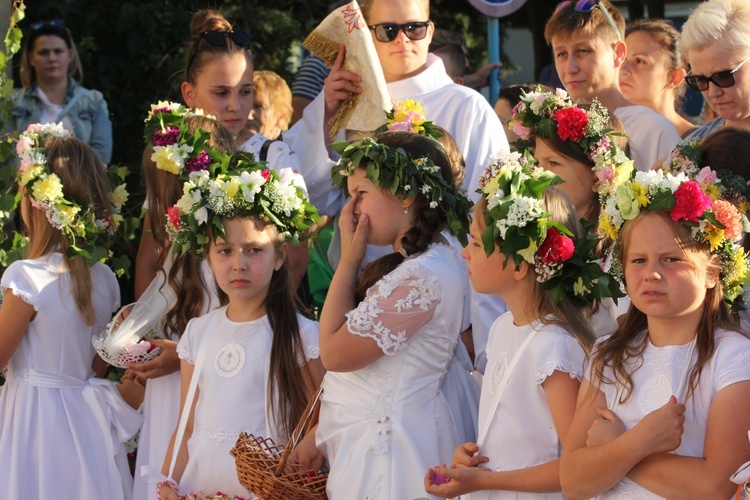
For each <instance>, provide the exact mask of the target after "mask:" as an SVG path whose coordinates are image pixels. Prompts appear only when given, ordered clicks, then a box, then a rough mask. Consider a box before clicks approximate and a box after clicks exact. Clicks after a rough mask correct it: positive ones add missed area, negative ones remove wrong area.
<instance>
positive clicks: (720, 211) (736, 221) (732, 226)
mask: <svg viewBox="0 0 750 500" xmlns="http://www.w3.org/2000/svg"><path fill="white" fill-rule="evenodd" d="M711 209H712V211H713V213H714V216H715V217H716V220H717V221H718V222H719V224H721V225H722V226H724V236H725V237H726V238H727V239H728V240H729V241H737V240H738V239H740V236H742V216H741V215H740V211H739V210H737V207H735V206H734V205H732V204H731V203H729V202H728V201H726V200H716V201H714V203H713V206H712V207H711Z"/></svg>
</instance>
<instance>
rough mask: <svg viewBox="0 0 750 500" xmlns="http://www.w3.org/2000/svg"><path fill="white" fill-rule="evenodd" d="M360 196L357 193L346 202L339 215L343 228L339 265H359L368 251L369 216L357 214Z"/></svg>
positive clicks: (340, 224)
mask: <svg viewBox="0 0 750 500" xmlns="http://www.w3.org/2000/svg"><path fill="white" fill-rule="evenodd" d="M357 202H358V196H357V195H356V194H355V195H354V196H352V198H351V199H350V200H349V201H348V202H346V205H344V209H343V210H342V211H341V215H340V217H339V229H341V262H340V264H339V265H341V264H344V265H352V266H356V267H359V266H361V265H362V262H363V261H364V259H365V252H366V251H367V233H368V228H369V222H370V220H369V217H368V215H367V214H355V208H356V206H357Z"/></svg>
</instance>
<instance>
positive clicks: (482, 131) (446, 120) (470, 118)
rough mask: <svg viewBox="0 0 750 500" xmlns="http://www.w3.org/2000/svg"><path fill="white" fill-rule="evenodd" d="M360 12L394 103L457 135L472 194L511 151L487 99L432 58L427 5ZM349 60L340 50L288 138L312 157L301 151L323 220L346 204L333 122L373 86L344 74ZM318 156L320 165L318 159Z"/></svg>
mask: <svg viewBox="0 0 750 500" xmlns="http://www.w3.org/2000/svg"><path fill="white" fill-rule="evenodd" d="M362 13H363V16H364V21H365V23H366V25H367V27H368V29H369V31H370V33H371V35H372V40H373V43H374V45H375V50H376V52H377V54H378V61H377V63H379V65H380V67H381V68H382V70H383V74H384V76H385V80H386V82H387V84H388V90H389V91H390V94H391V98H392V99H393V100H394V101H404V100H406V99H414V100H417V101H420V102H421V103H422V104H423V105H424V107H425V108H426V110H427V119H428V120H431V121H433V122H434V123H435V124H436V125H440V126H442V127H443V128H445V129H446V130H447V131H448V132H449V133H450V134H451V135H452V136H453V138H454V139H455V140H456V142H457V144H458V145H459V148H460V149H461V152H462V153H463V155H464V159H465V161H466V176H465V181H464V187H465V188H466V191H467V192H468V193H470V196H474V194H473V193H474V191H475V189H476V185H477V182H478V178H479V175H480V174H481V172H482V171H483V170H484V167H485V165H487V163H488V162H489V159H490V158H491V156H492V155H493V154H494V153H496V152H498V151H500V150H503V149H505V150H507V149H508V141H507V140H506V138H505V133H504V132H503V128H502V125H501V124H500V121H499V119H498V118H497V115H495V113H494V111H493V110H492V107H491V106H490V105H489V103H488V102H487V101H486V99H484V98H483V97H482V96H481V94H479V93H478V92H475V91H473V90H471V89H469V88H466V87H464V86H461V85H457V84H456V83H454V82H453V80H452V79H451V78H450V77H449V76H448V75H447V73H446V71H445V67H444V65H443V63H442V61H441V60H440V58H439V57H437V56H434V55H431V54H428V52H429V46H430V41H431V39H432V34H433V32H434V29H435V27H434V25H433V23H432V22H431V21H430V17H429V1H428V0H374V1H371V2H367V3H366V4H365V6H363V12H362ZM345 57H346V55H345V52H344V48H343V47H342V52H340V54H339V58H338V60H337V61H336V64H335V65H334V67H333V68H332V71H331V74H330V75H329V76H328V78H327V79H326V83H325V87H324V90H323V92H321V94H320V95H318V97H317V98H316V99H315V100H314V101H313V103H311V104H310V105H309V106H308V107H307V108H305V112H304V115H303V118H302V120H300V121H299V122H298V123H296V124H295V126H293V127H292V128H291V129H290V130H289V131H288V132H287V133H286V134H284V140H285V142H287V143H289V145H290V146H291V147H292V149H293V150H295V151H300V152H306V153H305V154H304V155H303V154H302V153H299V154H300V160H301V161H302V162H303V163H306V164H303V165H302V174H303V176H304V177H305V180H306V182H307V185H308V188H309V193H310V199H311V201H312V202H313V204H314V205H315V206H316V207H317V208H318V210H319V211H321V213H324V214H336V213H338V211H339V210H340V208H341V206H343V201H344V200H343V198H342V194H341V192H340V191H339V190H336V189H333V188H332V187H331V183H330V165H331V164H332V162H333V161H334V160H335V158H331V157H330V152H329V151H328V150H327V145H328V144H329V143H330V142H331V141H330V139H329V138H328V135H327V134H328V130H329V129H328V128H327V127H328V121H329V119H330V117H332V116H333V115H334V113H335V111H336V110H337V109H338V107H339V106H340V105H341V103H342V102H343V100H344V99H345V98H346V97H347V96H348V95H349V94H348V93H350V92H354V93H359V92H360V85H367V84H368V82H362V81H361V78H360V76H359V75H357V74H354V73H352V72H349V71H345V70H343V69H341V67H342V65H343V61H344V58H345ZM383 121H384V122H385V114H383ZM324 127H325V130H323V129H324ZM295 148H296V149H295ZM311 148H312V149H311ZM314 157H317V158H319V159H318V160H312V158H314Z"/></svg>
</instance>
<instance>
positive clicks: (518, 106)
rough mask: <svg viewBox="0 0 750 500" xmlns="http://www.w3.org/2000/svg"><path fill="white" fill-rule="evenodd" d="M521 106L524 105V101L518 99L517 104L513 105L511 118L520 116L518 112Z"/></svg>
mask: <svg viewBox="0 0 750 500" xmlns="http://www.w3.org/2000/svg"><path fill="white" fill-rule="evenodd" d="M521 106H523V101H518V102H517V103H516V105H515V106H513V111H512V112H511V114H510V118H511V119H514V118H518V112H519V110H520V109H521Z"/></svg>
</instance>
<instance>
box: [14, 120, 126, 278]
mask: <svg viewBox="0 0 750 500" xmlns="http://www.w3.org/2000/svg"><path fill="white" fill-rule="evenodd" d="M50 137H53V138H68V137H71V135H70V132H68V131H67V130H65V129H64V128H63V125H62V123H56V124H53V123H44V124H41V123H33V124H31V125H29V126H28V128H27V129H26V131H24V132H23V133H22V134H21V136H20V137H19V139H18V142H17V144H16V153H17V154H18V157H19V158H20V159H21V163H20V167H19V170H18V176H17V181H18V183H19V184H20V185H21V186H23V188H24V192H25V194H26V196H28V197H29V198H30V200H31V204H32V206H34V207H36V208H39V209H41V210H43V211H44V213H45V215H46V216H47V221H48V222H49V223H50V224H51V225H52V226H53V227H54V228H56V229H59V230H60V231H61V232H62V233H63V234H64V235H65V236H67V238H68V240H69V241H70V245H69V246H68V250H67V255H68V258H73V257H75V256H76V255H80V256H82V257H84V258H85V259H86V261H87V262H88V263H89V265H93V264H94V263H96V262H100V261H102V262H103V261H104V260H106V259H107V258H108V257H110V255H109V247H110V243H111V238H112V236H113V235H114V234H115V232H116V230H117V228H118V226H119V225H120V223H121V222H122V220H123V217H122V215H120V212H121V211H122V206H123V205H124V204H125V202H126V201H127V200H128V192H127V190H126V188H125V184H120V185H118V186H117V187H116V188H115V189H114V190H113V191H112V192H111V193H110V195H109V201H110V203H111V206H110V210H109V214H108V215H107V217H106V218H104V219H97V218H96V214H95V212H94V208H93V207H92V206H91V205H90V204H89V205H87V206H81V205H79V204H78V203H76V202H74V201H71V200H68V199H66V198H65V196H64V193H63V185H62V181H61V180H60V178H59V177H58V176H57V174H55V173H54V172H52V171H51V170H50V168H49V166H48V165H47V158H46V157H45V156H44V153H43V152H42V149H43V148H44V142H45V140H46V139H47V138H50ZM102 168H106V167H105V165H104V164H102Z"/></svg>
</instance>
